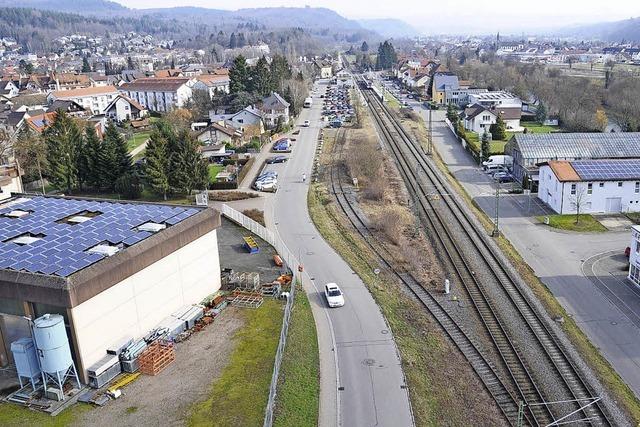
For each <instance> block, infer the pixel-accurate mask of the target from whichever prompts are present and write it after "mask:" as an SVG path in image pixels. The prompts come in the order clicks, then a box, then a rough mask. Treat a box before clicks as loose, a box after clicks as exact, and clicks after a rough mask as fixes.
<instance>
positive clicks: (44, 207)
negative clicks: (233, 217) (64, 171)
mask: <svg viewBox="0 0 640 427" xmlns="http://www.w3.org/2000/svg"><path fill="white" fill-rule="evenodd" d="M0 207H1V208H0V269H8V270H14V271H27V272H30V273H41V274H47V275H56V276H60V277H67V276H69V275H71V274H73V273H75V272H77V271H79V270H81V269H83V268H85V267H87V266H89V265H91V264H94V263H96V262H98V261H99V260H101V259H102V258H103V257H104V255H101V254H95V253H89V252H87V249H89V248H92V247H93V246H95V245H97V244H100V243H104V242H108V243H109V244H112V245H117V244H123V245H124V246H125V247H127V246H131V245H135V244H136V243H138V242H140V241H142V240H144V239H146V238H147V237H149V236H151V235H153V233H150V232H147V231H137V230H136V227H138V226H140V225H142V224H144V223H146V222H156V223H165V224H166V225H167V226H171V225H174V224H177V223H179V222H181V221H183V220H185V219H186V218H189V217H191V216H192V215H195V214H196V213H198V212H199V211H200V209H197V208H190V207H174V206H166V205H154V204H136V203H120V202H110V201H96V200H74V199H60V198H49V197H42V196H39V197H27V198H22V199H18V200H16V201H14V202H13V203H6V204H5V205H0ZM13 210H24V211H30V213H29V215H27V216H24V217H22V218H11V217H7V216H4V215H6V214H8V213H9V212H11V211H13ZM83 211H89V212H101V214H100V215H97V216H95V217H93V218H91V219H90V220H88V221H85V222H83V223H79V224H73V225H72V224H68V223H65V222H62V223H58V222H56V221H59V220H61V219H64V218H66V217H69V216H71V215H75V214H78V213H80V212H83ZM25 233H31V234H33V235H39V234H42V235H44V237H43V238H42V239H41V240H38V241H36V242H34V243H31V244H28V245H19V244H16V243H13V242H7V240H10V239H12V238H14V237H17V236H20V235H23V234H25Z"/></svg>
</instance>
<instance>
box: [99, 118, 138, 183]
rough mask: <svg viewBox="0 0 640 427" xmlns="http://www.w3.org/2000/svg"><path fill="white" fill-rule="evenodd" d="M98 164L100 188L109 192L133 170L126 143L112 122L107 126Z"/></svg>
mask: <svg viewBox="0 0 640 427" xmlns="http://www.w3.org/2000/svg"><path fill="white" fill-rule="evenodd" d="M98 162H99V165H100V167H99V169H100V174H101V182H102V184H101V186H102V187H104V188H108V189H110V190H113V189H115V185H116V181H117V180H118V178H120V177H121V176H122V175H125V174H127V173H130V172H131V171H132V169H133V163H132V160H131V155H130V154H129V150H128V149H127V143H126V141H125V140H124V138H123V137H122V135H120V132H118V129H117V128H116V125H115V124H113V122H111V123H109V125H107V129H106V131H105V134H104V139H103V141H102V150H100V154H99V156H98Z"/></svg>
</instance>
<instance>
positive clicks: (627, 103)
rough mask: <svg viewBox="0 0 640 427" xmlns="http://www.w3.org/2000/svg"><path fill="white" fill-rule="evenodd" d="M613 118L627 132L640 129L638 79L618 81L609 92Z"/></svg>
mask: <svg viewBox="0 0 640 427" xmlns="http://www.w3.org/2000/svg"><path fill="white" fill-rule="evenodd" d="M606 100H607V105H608V107H609V111H610V113H611V118H612V119H613V120H614V121H615V122H616V123H617V124H618V126H620V127H621V128H622V130H623V131H625V132H635V131H637V130H639V129H640V114H639V113H638V112H639V111H640V80H639V79H638V78H637V77H628V78H622V79H616V81H614V82H613V83H612V84H611V86H610V87H609V90H608V91H607V97H606Z"/></svg>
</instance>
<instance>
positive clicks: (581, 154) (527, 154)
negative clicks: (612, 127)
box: [514, 132, 640, 162]
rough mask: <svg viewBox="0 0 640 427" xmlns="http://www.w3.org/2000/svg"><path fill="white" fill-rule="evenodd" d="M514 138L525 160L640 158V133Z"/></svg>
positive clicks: (534, 134) (565, 134)
mask: <svg viewBox="0 0 640 427" xmlns="http://www.w3.org/2000/svg"><path fill="white" fill-rule="evenodd" d="M514 138H515V140H516V142H517V143H518V150H519V151H520V153H521V156H522V158H523V159H536V161H538V162H542V161H544V160H545V159H546V160H552V159H555V160H573V159H575V158H583V159H615V158H618V159H620V158H628V159H631V158H638V157H640V132H604V133H601V132H600V133H599V132H594V133H561V132H560V133H524V134H522V133H520V134H515V135H514Z"/></svg>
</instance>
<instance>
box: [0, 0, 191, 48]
mask: <svg viewBox="0 0 640 427" xmlns="http://www.w3.org/2000/svg"><path fill="white" fill-rule="evenodd" d="M176 26H178V25H177V23H176V22H171V21H168V20H161V19H157V18H149V17H145V18H124V17H112V18H98V17H90V16H81V15H75V14H71V13H62V12H53V11H46V10H35V9H24V8H0V37H13V38H15V39H16V41H17V42H18V44H20V45H22V46H23V47H25V48H26V50H27V51H31V52H46V51H48V50H49V48H50V47H51V46H52V45H51V44H52V42H53V39H55V38H56V37H60V36H63V35H68V34H73V33H82V34H91V35H95V36H104V35H106V34H107V33H118V32H120V33H122V32H129V31H135V32H139V33H146V34H155V35H169V34H173V33H175V28H176ZM178 27H180V26H178Z"/></svg>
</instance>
